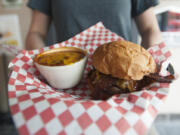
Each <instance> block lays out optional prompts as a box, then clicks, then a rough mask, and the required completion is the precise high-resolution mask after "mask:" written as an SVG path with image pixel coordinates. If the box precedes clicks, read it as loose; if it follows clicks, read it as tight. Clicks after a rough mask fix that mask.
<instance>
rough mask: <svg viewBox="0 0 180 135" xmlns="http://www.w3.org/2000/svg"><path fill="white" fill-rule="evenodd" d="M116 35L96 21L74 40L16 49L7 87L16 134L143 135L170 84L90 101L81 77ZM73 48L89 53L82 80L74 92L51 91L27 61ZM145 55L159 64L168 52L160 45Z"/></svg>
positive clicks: (68, 90)
mask: <svg viewBox="0 0 180 135" xmlns="http://www.w3.org/2000/svg"><path fill="white" fill-rule="evenodd" d="M114 40H123V39H122V38H121V37H119V36H118V35H116V34H115V33H112V32H111V31H109V30H107V29H106V28H105V27H104V26H103V24H102V23H101V22H100V23H97V24H96V25H94V26H92V27H90V28H89V29H87V30H85V31H83V32H82V33H80V34H78V35H76V36H75V37H73V38H71V39H69V40H67V41H65V42H63V43H60V44H55V45H52V46H50V47H47V48H43V49H40V50H34V51H25V50H23V51H21V52H20V53H19V54H18V55H17V56H16V57H15V58H14V59H13V60H12V61H11V63H10V65H9V66H10V67H11V68H12V69H13V70H12V73H11V76H10V80H9V85H8V89H9V90H8V95H9V104H10V109H11V113H12V116H13V120H14V122H15V125H16V127H17V129H18V131H19V133H20V134H22V135H26V134H36V135H42V134H43V135H46V134H51V135H53V134H60V135H63V134H68V135H71V134H72V135H77V134H87V135H99V134H107V135H110V134H112V135H116V134H126V135H134V134H135V135H136V134H140V135H141V134H145V133H146V132H147V130H148V128H150V126H151V124H152V122H153V120H154V119H155V117H156V115H157V112H158V110H159V107H160V104H162V103H163V100H164V98H165V97H166V96H167V94H168V90H169V84H167V83H154V84H152V85H151V86H150V87H148V88H146V89H144V90H142V91H139V92H134V93H131V94H121V95H115V96H113V97H112V98H110V99H109V100H107V101H100V100H98V101H94V100H91V99H90V98H89V94H90V91H89V90H88V87H87V85H86V74H87V72H88V71H89V70H90V66H91V59H90V57H91V54H92V53H93V51H94V50H95V49H96V48H97V47H98V46H99V45H100V44H103V43H106V42H110V41H114ZM60 46H76V47H80V48H83V49H86V50H88V52H89V60H88V64H87V67H86V70H85V75H84V79H83V80H82V82H81V83H80V84H79V85H78V86H77V87H75V88H73V89H67V90H65V91H64V90H55V89H53V88H51V87H50V86H49V85H47V84H46V83H45V81H44V80H43V78H42V77H41V76H40V73H39V71H38V70H37V69H36V67H35V66H34V64H33V60H32V58H33V57H34V56H35V55H36V54H38V53H39V52H42V51H44V50H49V49H52V48H58V47H60ZM149 52H150V53H151V54H152V55H153V57H154V58H155V60H156V62H157V63H159V64H161V63H162V62H163V61H165V60H166V59H167V58H168V57H169V56H170V52H169V51H168V49H167V48H166V47H165V45H164V44H160V45H157V46H155V47H153V48H151V49H149Z"/></svg>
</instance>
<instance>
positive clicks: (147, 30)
mask: <svg viewBox="0 0 180 135" xmlns="http://www.w3.org/2000/svg"><path fill="white" fill-rule="evenodd" d="M135 22H136V25H137V28H138V30H139V33H140V35H141V38H142V42H141V45H142V46H144V47H145V48H149V47H151V46H153V45H155V44H159V43H161V42H162V36H161V32H160V29H159V25H158V22H157V19H156V16H155V14H154V12H153V8H149V9H147V10H146V11H145V12H144V13H142V14H140V15H139V16H137V17H135Z"/></svg>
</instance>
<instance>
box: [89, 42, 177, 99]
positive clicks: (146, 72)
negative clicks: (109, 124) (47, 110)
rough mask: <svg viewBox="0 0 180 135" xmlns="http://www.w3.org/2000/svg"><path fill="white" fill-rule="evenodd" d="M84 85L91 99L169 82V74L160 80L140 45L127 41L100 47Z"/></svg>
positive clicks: (145, 51) (153, 64) (95, 53)
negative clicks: (155, 83) (86, 84)
mask: <svg viewBox="0 0 180 135" xmlns="http://www.w3.org/2000/svg"><path fill="white" fill-rule="evenodd" d="M92 66H93V68H92V70H91V71H90V72H89V74H88V85H89V88H90V90H91V93H92V94H91V96H92V98H93V99H103V100H105V99H108V98H109V97H111V96H112V95H115V94H122V93H129V92H134V91H138V90H141V89H143V88H144V87H146V86H148V85H150V84H152V83H153V82H156V81H158V82H168V83H170V82H171V81H172V80H173V79H174V77H173V76H172V75H170V76H166V77H162V76H159V74H158V68H157V66H156V63H155V61H154V59H153V57H152V55H151V54H150V53H149V52H148V51H147V50H146V49H144V48H143V47H142V46H140V45H138V44H135V43H133V42H129V41H125V40H123V41H113V42H109V43H105V44H103V45H100V46H99V47H98V48H97V49H96V50H95V52H94V53H93V55H92Z"/></svg>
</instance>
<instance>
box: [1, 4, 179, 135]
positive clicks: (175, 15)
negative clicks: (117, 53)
mask: <svg viewBox="0 0 180 135" xmlns="http://www.w3.org/2000/svg"><path fill="white" fill-rule="evenodd" d="M27 2H28V0H0V134H1V135H14V134H18V133H17V131H16V128H15V127H14V124H13V121H12V119H11V115H10V112H9V108H8V98H7V84H8V72H9V70H8V63H9V62H10V61H11V60H12V58H13V57H14V53H13V52H12V53H11V52H9V51H8V50H6V49H4V48H6V46H11V47H12V48H13V47H15V48H18V49H23V48H24V46H23V45H24V43H25V38H26V35H27V32H28V29H29V27H30V22H31V10H30V9H29V8H27V7H26V4H27ZM154 12H155V13H156V16H157V19H158V22H159V26H160V29H161V31H162V35H163V38H164V42H165V43H166V45H168V46H169V48H170V49H171V52H172V54H173V57H172V65H173V67H174V69H175V71H176V72H177V73H178V74H180V62H179V60H178V59H179V58H180V0H160V4H159V5H158V6H157V7H155V11H154ZM134 32H136V28H135V29H134ZM137 34H138V33H137ZM137 41H139V39H138V40H137ZM55 42H56V38H55V30H54V28H53V25H52V27H51V29H50V31H49V34H48V36H47V41H46V44H49V45H51V44H53V43H55ZM2 45H3V47H2ZM4 46H5V47H4ZM179 97H180V80H179V79H177V80H176V81H175V82H174V83H173V84H172V86H171V89H170V93H169V95H168V97H167V99H166V101H165V104H164V105H163V106H162V108H161V111H160V113H159V114H158V116H157V118H156V120H155V121H154V124H153V125H152V129H151V130H150V131H149V133H148V134H153V135H180V107H179V105H178V103H180V98H179Z"/></svg>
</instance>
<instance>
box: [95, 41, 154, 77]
mask: <svg viewBox="0 0 180 135" xmlns="http://www.w3.org/2000/svg"><path fill="white" fill-rule="evenodd" d="M92 65H93V66H94V67H95V68H96V70H98V71H99V72H101V73H104V74H107V75H111V76H112V77H116V78H120V79H126V80H141V79H142V78H143V77H144V75H148V74H150V73H155V72H156V63H155V61H154V59H153V57H152V56H151V54H150V53H149V52H148V51H146V50H145V49H144V48H143V47H141V46H140V45H137V44H135V43H132V42H129V41H125V40H123V41H114V42H110V43H106V44H103V45H101V46H99V47H98V48H97V49H96V50H95V52H94V54H93V55H92Z"/></svg>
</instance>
